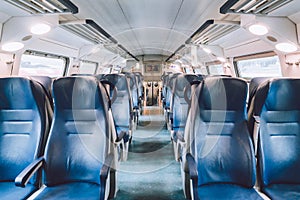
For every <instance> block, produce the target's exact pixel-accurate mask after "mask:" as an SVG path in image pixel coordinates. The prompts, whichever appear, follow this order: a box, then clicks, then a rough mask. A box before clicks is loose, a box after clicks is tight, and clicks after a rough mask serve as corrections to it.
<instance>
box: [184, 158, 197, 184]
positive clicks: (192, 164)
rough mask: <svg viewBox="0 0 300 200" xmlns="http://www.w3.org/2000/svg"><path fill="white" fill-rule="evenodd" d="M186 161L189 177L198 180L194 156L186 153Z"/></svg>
mask: <svg viewBox="0 0 300 200" xmlns="http://www.w3.org/2000/svg"><path fill="white" fill-rule="evenodd" d="M186 161H187V164H188V170H189V175H190V177H191V179H192V180H193V181H194V180H195V179H197V180H198V170H197V166H196V162H195V159H194V157H193V156H192V155H191V154H190V153H188V154H187V155H186Z"/></svg>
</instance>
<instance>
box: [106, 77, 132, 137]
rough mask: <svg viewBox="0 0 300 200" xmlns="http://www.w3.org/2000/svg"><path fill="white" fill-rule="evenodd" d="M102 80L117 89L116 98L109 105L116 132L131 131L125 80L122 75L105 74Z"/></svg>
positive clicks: (129, 104) (127, 90)
mask: <svg viewBox="0 0 300 200" xmlns="http://www.w3.org/2000/svg"><path fill="white" fill-rule="evenodd" d="M103 78H104V79H106V80H108V81H109V82H111V83H112V84H113V85H114V86H115V87H116V88H117V97H116V99H115V101H114V102H113V104H112V105H111V108H112V112H113V116H114V121H115V126H116V129H117V132H118V133H119V132H120V131H125V132H128V131H129V129H131V120H132V119H131V110H132V108H131V103H130V95H129V94H130V92H129V85H128V81H127V78H126V76H125V75H124V74H107V75H105V76H104V77H103ZM111 93H112V91H111Z"/></svg>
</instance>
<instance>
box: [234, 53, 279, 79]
mask: <svg viewBox="0 0 300 200" xmlns="http://www.w3.org/2000/svg"><path fill="white" fill-rule="evenodd" d="M237 68H238V72H239V75H240V76H241V77H244V78H253V77H265V76H269V77H280V76H282V73H281V68H280V62H279V58H278V56H272V57H265V58H255V59H249V60H241V61H237Z"/></svg>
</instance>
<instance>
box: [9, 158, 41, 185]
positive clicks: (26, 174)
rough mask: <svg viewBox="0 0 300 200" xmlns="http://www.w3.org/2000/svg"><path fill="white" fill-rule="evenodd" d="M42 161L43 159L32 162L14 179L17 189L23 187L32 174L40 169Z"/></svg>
mask: <svg viewBox="0 0 300 200" xmlns="http://www.w3.org/2000/svg"><path fill="white" fill-rule="evenodd" d="M44 161H45V160H44V157H41V158H38V159H36V160H34V161H33V162H32V163H31V164H30V165H29V166H27V167H26V168H25V169H24V170H23V171H22V172H21V173H20V174H19V175H18V176H17V177H16V179H15V185H16V186H18V187H25V186H26V184H27V183H28V181H29V180H30V178H31V177H32V176H33V175H34V173H35V172H36V171H37V170H39V169H40V168H41V167H42V165H43V163H44Z"/></svg>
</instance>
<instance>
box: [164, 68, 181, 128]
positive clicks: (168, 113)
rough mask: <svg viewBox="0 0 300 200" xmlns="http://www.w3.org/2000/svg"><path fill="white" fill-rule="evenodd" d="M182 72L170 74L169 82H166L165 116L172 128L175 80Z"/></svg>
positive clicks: (169, 126)
mask: <svg viewBox="0 0 300 200" xmlns="http://www.w3.org/2000/svg"><path fill="white" fill-rule="evenodd" d="M179 75H180V73H174V74H170V75H169V78H168V82H167V83H166V84H167V86H166V98H165V99H166V100H165V118H166V122H167V125H168V129H169V130H170V129H171V124H170V122H171V121H170V120H171V119H170V117H171V115H172V114H171V103H172V99H173V96H174V93H173V92H174V90H173V88H174V84H175V80H176V78H177V76H179Z"/></svg>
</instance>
